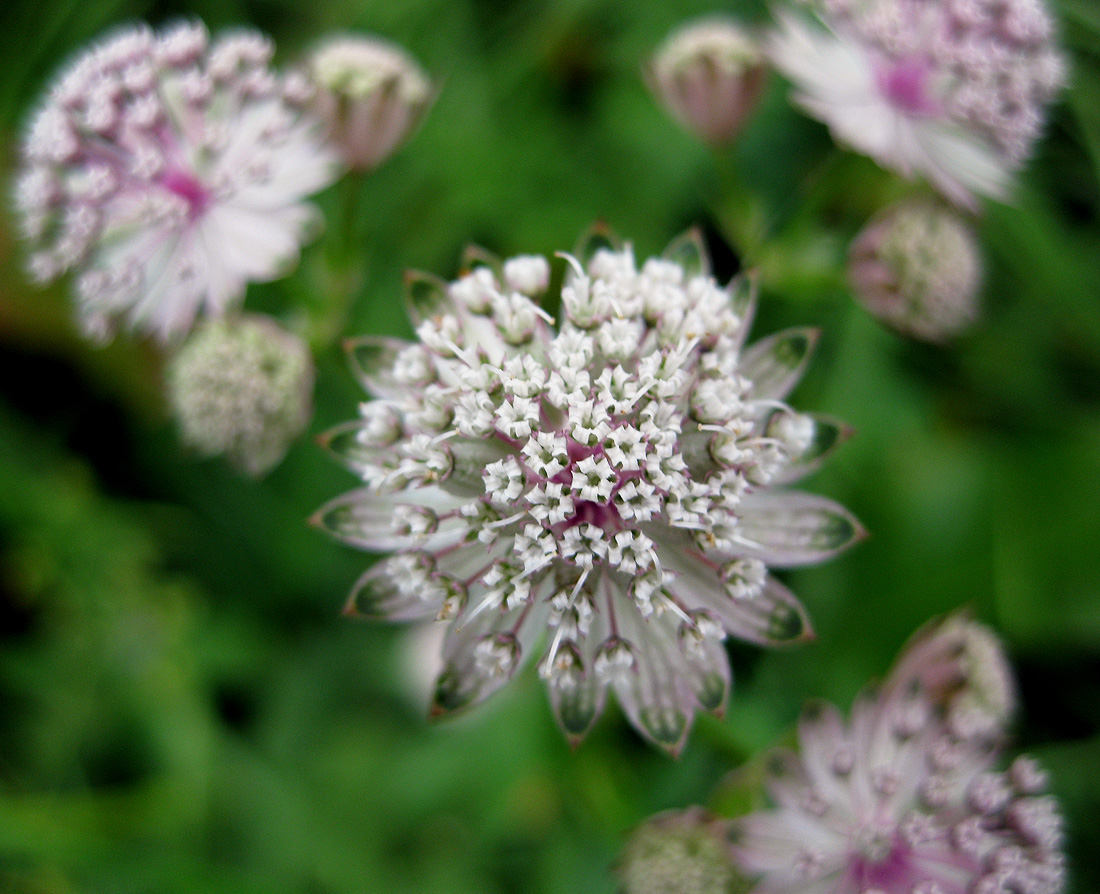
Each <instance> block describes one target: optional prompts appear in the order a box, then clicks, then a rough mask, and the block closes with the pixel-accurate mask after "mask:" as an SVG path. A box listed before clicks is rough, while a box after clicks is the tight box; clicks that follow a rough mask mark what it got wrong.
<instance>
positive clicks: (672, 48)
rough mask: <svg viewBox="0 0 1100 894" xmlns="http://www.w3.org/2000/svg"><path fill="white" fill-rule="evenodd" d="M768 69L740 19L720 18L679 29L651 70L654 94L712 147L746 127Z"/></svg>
mask: <svg viewBox="0 0 1100 894" xmlns="http://www.w3.org/2000/svg"><path fill="white" fill-rule="evenodd" d="M766 73H767V68H766V60H765V58H764V53H763V51H762V50H761V48H760V47H759V46H758V45H757V43H756V40H755V39H754V38H753V37H752V36H751V35H750V34H749V33H748V32H747V31H746V30H745V29H744V28H742V27H741V26H740V25H738V24H737V23H736V22H734V21H732V20H729V19H725V18H717V17H716V18H705V19H700V20H698V21H694V22H690V23H688V24H687V25H684V26H681V27H680V28H677V29H676V30H675V31H674V32H673V33H672V34H671V35H669V37H668V38H667V39H666V40H665V42H664V43H663V44H662V45H661V47H660V49H658V50H657V52H656V54H654V57H653V59H652V61H651V62H650V64H649V66H648V68H647V70H646V75H647V81H648V83H649V87H650V90H651V91H652V92H653V94H654V96H656V97H657V99H658V100H660V102H661V103H662V104H663V105H664V106H665V108H667V109H668V111H669V113H670V114H671V115H672V116H673V117H674V118H675V119H676V120H677V121H679V122H680V124H681V125H683V127H684V128H685V129H687V130H688V131H690V132H691V133H694V134H695V135H696V136H698V137H699V138H700V139H702V140H704V141H705V142H707V143H710V144H712V145H720V144H722V143H726V142H728V141H729V140H731V139H732V138H733V137H734V136H735V135H736V134H737V132H738V131H739V130H740V129H741V126H742V124H744V122H745V119H746V118H747V117H748V116H749V114H750V113H751V112H752V110H753V109H754V108H755V107H756V103H757V100H759V98H760V93H761V91H762V90H763V88H764V79H765V75H766Z"/></svg>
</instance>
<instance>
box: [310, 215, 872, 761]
mask: <svg viewBox="0 0 1100 894" xmlns="http://www.w3.org/2000/svg"><path fill="white" fill-rule="evenodd" d="M579 254H580V258H581V259H586V260H584V262H582V260H581V259H578V258H576V257H573V256H570V255H562V256H560V257H562V258H564V261H565V264H564V266H565V267H566V273H565V277H564V285H562V286H561V287H560V305H561V314H560V317H561V323H560V326H558V327H557V328H556V329H555V328H554V321H553V319H552V318H551V316H550V315H549V313H547V311H546V310H545V309H544V308H543V307H542V306H540V304H539V302H538V301H537V300H535V299H536V298H538V299H542V301H544V302H546V303H550V302H551V301H554V300H555V299H556V298H557V297H558V296H557V295H550V294H549V293H548V292H547V291H546V290H547V284H548V283H549V282H551V281H552V279H553V278H552V277H551V275H550V273H551V268H550V264H549V263H548V262H547V260H546V259H545V258H542V257H536V256H523V257H522V258H518V259H515V258H514V259H512V260H511V261H509V262H507V263H505V264H504V265H503V266H499V265H495V266H494V265H482V266H477V267H475V268H474V269H472V270H471V271H469V272H468V273H466V274H465V275H464V276H462V277H461V278H460V279H458V280H457V281H456V282H453V283H450V284H449V285H448V284H446V283H443V282H442V281H439V280H436V279H434V278H432V277H428V276H425V275H423V274H410V276H409V278H408V288H409V307H410V312H411V315H412V318H413V320H414V323H415V325H416V332H417V335H418V336H419V341H417V342H404V341H400V340H397V339H390V338H364V339H361V340H359V341H356V342H354V343H352V344H351V350H352V356H353V362H354V364H355V366H356V368H357V371H358V375H359V378H360V380H361V381H362V383H363V384H364V386H365V387H366V389H367V390H368V391H369V392H370V393H371V394H372V395H373V397H374V398H375V399H374V400H370V401H367V402H366V403H364V404H362V405H361V407H360V418H359V419H358V420H356V421H353V422H351V423H348V424H347V425H344V426H342V427H340V428H338V429H336V430H334V431H333V432H331V433H330V434H329V435H328V437H327V439H326V443H327V444H328V446H329V448H330V449H331V450H332V451H333V452H334V453H335V454H336V455H337V456H339V457H340V458H342V459H343V461H344V462H346V463H347V465H348V466H349V467H350V468H351V469H352V470H353V471H355V472H356V473H357V474H358V475H359V476H360V478H361V479H362V480H363V483H364V486H363V487H362V488H360V489H358V490H355V491H352V492H351V493H348V494H346V495H344V496H342V497H339V498H338V499H336V500H334V501H333V502H331V503H329V504H328V505H327V506H325V507H323V508H322V509H321V510H320V511H319V513H318V514H317V516H316V518H315V521H316V522H317V523H318V524H319V525H321V526H322V527H323V528H325V529H327V530H329V531H330V532H331V533H333V534H334V535H336V536H337V537H339V538H340V539H342V540H344V541H345V542H347V543H350V544H352V545H354V546H357V547H360V548H362V549H368V550H375V551H392V552H394V553H395V554H394V555H393V556H391V557H389V558H387V559H385V560H383V561H381V562H379V563H378V564H376V565H374V567H372V568H371V569H370V570H369V571H368V572H367V573H366V574H365V575H364V576H363V577H362V578H361V579H360V581H359V582H358V584H357V585H356V586H355V589H354V591H353V593H352V596H351V599H350V601H349V603H348V611H349V612H350V613H352V614H357V615H366V616H371V617H390V618H393V619H396V620H413V619H423V618H437V617H438V618H444V619H447V620H450V621H451V624H450V627H449V630H448V633H447V637H446V641H445V644H444V648H443V657H444V670H443V672H442V673H441V675H440V677H439V680H438V683H437V686H436V692H435V698H434V702H433V711H434V713H436V714H441V713H446V712H449V711H452V710H455V709H457V708H461V707H464V706H466V705H470V704H472V703H474V702H477V701H480V700H481V699H483V698H485V697H486V696H488V695H489V694H490V693H492V692H493V691H494V690H496V689H497V688H498V687H499V686H501V685H502V684H503V683H504V682H505V681H506V680H507V679H508V678H509V677H511V675H512V674H513V673H514V672H515V671H516V669H517V667H519V665H520V664H521V663H522V661H523V660H524V659H527V658H531V657H533V656H534V655H538V656H539V669H540V672H541V674H542V676H543V677H544V678H545V680H546V684H547V687H548V689H549V694H550V701H551V704H552V707H553V710H554V712H555V714H556V716H557V718H558V721H559V723H560V724H561V726H562V727H563V729H564V730H565V732H566V733H567V734H568V735H569V736H570V737H571V738H572V739H573V740H574V741H576V740H579V739H580V737H582V736H583V735H584V734H585V732H586V731H587V730H588V729H589V727H590V726H591V724H592V723H593V721H594V720H595V718H596V717H597V716H598V715H599V714H600V712H601V710H602V708H603V705H604V702H605V696H606V692H607V690H608V689H609V688H611V689H614V690H615V692H616V694H617V695H618V698H619V702H620V704H621V705H622V707H623V708H624V709H625V711H626V714H627V716H628V717H629V719H630V721H631V722H632V723H633V724H634V726H635V727H636V728H638V729H639V730H640V731H641V732H642V733H643V734H644V735H646V736H647V737H649V738H650V739H652V740H653V741H655V742H657V743H659V744H661V745H663V746H666V747H667V748H669V749H670V750H673V751H675V750H677V749H678V748H680V747H681V745H682V743H683V741H684V739H685V737H686V735H687V732H688V729H689V726H690V723H691V719H692V717H693V715H694V711H695V710H696V709H697V708H704V709H707V710H714V711H720V710H722V708H723V706H724V703H725V700H726V696H727V692H728V689H729V679H730V672H729V665H728V662H727V659H726V654H725V650H724V649H723V647H722V640H723V639H724V638H725V636H726V635H727V634H732V635H734V636H737V637H740V638H742V639H747V640H751V641H753V642H757V643H761V644H765V645H774V644H780V643H787V642H791V641H795V640H799V639H803V638H805V637H807V636H808V635H809V623H808V621H807V619H806V616H805V612H804V610H803V608H802V606H801V605H800V604H799V603H798V601H797V600H796V599H795V598H794V597H793V596H792V595H791V593H790V592H789V591H788V590H787V589H786V588H785V587H784V586H783V585H782V584H780V583H779V581H777V580H776V579H775V578H773V577H772V576H771V575H769V574H768V573H767V571H768V566H778V567H791V566H796V565H804V564H810V563H815V562H819V561H821V560H823V559H825V558H827V557H829V556H832V555H833V554H835V553H836V552H837V551H839V550H841V549H843V548H844V547H846V546H848V545H849V544H851V543H852V542H853V541H855V540H856V539H858V538H859V537H860V536H861V534H862V529H861V528H860V526H859V524H858V522H856V520H855V519H854V518H853V517H852V516H851V515H850V514H849V513H848V512H847V511H846V510H844V509H843V508H842V507H840V506H838V505H837V504H836V503H834V502H832V501H830V500H826V499H824V498H821V497H817V496H813V495H811V494H806V493H801V492H798V491H787V490H784V489H781V488H778V487H776V486H777V485H782V484H785V483H788V482H790V481H793V480H795V479H797V478H799V477H801V476H802V475H804V474H806V473H808V472H809V471H811V470H812V469H813V468H815V467H816V466H817V465H818V464H819V463H820V462H821V461H822V459H823V458H824V457H825V455H826V454H827V453H828V452H829V450H830V448H831V447H832V446H834V445H835V444H836V443H837V442H838V441H840V440H842V438H843V437H844V435H845V431H844V430H843V429H842V427H841V426H839V425H838V424H837V423H836V422H833V421H831V420H829V419H826V418H823V417H819V416H814V415H810V414H803V413H798V412H796V411H794V410H792V409H791V408H790V407H789V406H788V405H787V404H786V403H784V402H783V399H784V398H785V397H786V395H787V394H788V393H789V392H790V390H791V389H792V388H793V387H794V385H795V383H796V382H797V380H798V379H799V377H800V376H801V374H802V371H803V369H804V367H805V365H806V361H807V359H808V355H809V352H810V349H811V347H812V345H813V342H814V335H815V333H813V332H811V331H808V330H804V329H797V330H791V331H787V332H781V333H779V334H777V335H773V336H772V337H770V338H768V339H765V340H763V341H761V342H757V343H756V344H754V345H752V346H750V347H747V348H746V347H744V340H745V336H746V333H747V330H748V325H749V319H750V317H751V315H752V307H753V299H752V296H751V292H752V288H751V286H750V284H749V283H748V282H747V281H746V280H738V281H735V282H734V283H731V284H730V286H729V287H728V288H726V289H723V288H720V287H719V286H718V285H717V284H716V283H715V282H714V280H713V279H712V278H711V277H710V276H709V275H707V273H706V262H705V260H704V257H703V251H702V247H701V244H699V242H698V240H697V239H696V238H688V237H685V238H682V239H681V240H679V241H677V242H676V243H674V245H673V246H672V247H671V248H670V252H669V253H668V254H666V257H664V258H654V259H650V260H648V261H646V262H645V264H643V265H642V267H641V269H640V270H639V269H637V267H636V264H635V261H634V257H633V254H632V251H631V250H630V248H629V247H625V248H616V247H614V246H611V247H604V248H602V249H599V250H586V251H581V252H580V253H579ZM559 281H560V280H559ZM521 288H522V289H527V290H529V291H530V292H532V293H533V294H526V293H525V292H523V291H520V289H521Z"/></svg>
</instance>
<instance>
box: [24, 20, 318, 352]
mask: <svg viewBox="0 0 1100 894" xmlns="http://www.w3.org/2000/svg"><path fill="white" fill-rule="evenodd" d="M271 56H272V46H271V43H270V41H268V40H267V38H265V37H263V36H262V35H260V34H257V33H254V32H250V31H240V32H236V33H233V34H229V35H225V36H222V37H220V38H218V39H217V40H214V41H211V40H210V39H209V38H208V35H207V33H206V30H205V28H203V26H202V25H201V24H197V23H195V24H192V23H181V24H178V25H174V26H172V27H169V28H166V29H164V30H162V31H160V32H154V31H152V30H151V29H150V28H148V27H146V26H138V27H135V28H131V29H129V30H125V31H121V32H119V33H117V34H116V35H114V36H113V37H111V38H108V39H106V40H105V41H103V42H102V43H100V44H98V45H97V46H95V47H93V48H91V49H89V50H87V51H85V52H84V53H83V54H82V55H80V56H79V57H78V58H77V59H76V60H75V62H74V63H73V64H71V65H70V66H69V68H68V70H67V71H66V72H64V74H63V75H62V76H61V77H60V78H59V79H58V80H57V81H56V82H55V84H54V86H53V87H52V89H51V90H50V92H49V94H48V96H47V98H46V100H45V102H44V104H43V105H42V107H41V109H40V110H39V111H38V112H37V114H36V115H35V116H34V117H33V119H32V121H31V122H30V126H29V128H28V131H27V134H26V137H25V139H24V141H23V145H22V160H23V170H22V173H21V175H20V177H19V179H18V182H17V184H16V187H15V206H16V209H17V211H18V213H19V216H20V220H21V226H22V230H23V234H24V236H25V237H26V239H27V240H28V241H29V243H30V245H31V248H32V253H31V255H30V259H29V270H30V274H31V276H32V278H33V279H35V280H36V281H38V282H40V283H47V282H50V281H52V280H54V279H57V278H58V277H60V276H62V275H63V274H65V273H67V272H69V271H74V272H75V273H76V274H77V279H76V283H75V291H76V296H77V302H78V312H79V317H80V321H81V323H82V325H83V327H84V329H85V330H86V331H87V332H88V333H89V334H90V335H93V336H96V337H106V336H108V335H110V334H111V333H112V332H113V330H114V328H115V326H116V325H117V323H118V322H119V320H120V319H121V320H123V321H124V322H125V323H126V324H128V325H129V326H130V327H132V328H134V329H138V330H144V331H149V332H153V333H155V334H157V335H158V336H159V337H161V338H162V339H167V338H169V337H171V336H172V335H174V334H177V333H180V332H185V331H187V330H188V329H190V327H191V325H192V323H193V321H194V319H195V317H196V315H197V314H198V313H199V312H200V310H201V311H205V312H207V313H211V314H215V315H216V314H219V313H221V312H222V311H224V310H225V309H226V308H227V307H228V306H230V305H232V304H234V303H235V302H237V301H238V300H239V299H240V298H241V297H242V295H243V292H244V287H245V284H246V283H247V282H249V281H254V280H268V279H272V278H275V277H277V276H280V275H282V274H283V273H285V271H286V267H287V266H288V264H290V263H292V262H293V261H294V260H295V258H296V257H297V252H298V247H299V245H300V243H301V241H302V239H303V237H304V235H305V234H306V231H307V229H308V225H309V224H311V223H312V222H313V220H314V214H313V211H312V209H311V208H310V207H309V206H308V205H305V204H303V202H302V199H303V198H305V197H306V196H308V195H309V194H311V193H313V192H316V191H317V190H319V189H321V188H322V187H324V186H326V185H328V183H330V182H331V181H332V180H333V179H334V177H335V176H336V174H337V172H338V171H337V165H336V164H335V159H334V157H333V156H332V155H330V154H329V152H328V151H327V150H325V149H324V148H323V146H322V145H321V142H320V134H319V133H318V131H319V129H320V125H319V124H318V122H316V121H315V120H314V119H313V118H312V117H311V116H308V115H303V114H302V112H301V110H300V108H299V106H298V105H297V104H296V103H297V101H299V100H304V99H305V98H306V97H305V95H304V92H308V91H303V85H302V84H300V83H299V84H296V83H294V82H292V81H291V80H287V79H283V78H281V77H279V76H278V75H277V74H276V73H275V72H273V71H272V69H271V68H270V61H271Z"/></svg>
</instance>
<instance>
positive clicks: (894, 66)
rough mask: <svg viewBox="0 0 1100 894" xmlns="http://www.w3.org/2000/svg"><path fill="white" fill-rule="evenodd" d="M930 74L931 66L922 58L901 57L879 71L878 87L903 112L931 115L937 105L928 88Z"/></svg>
mask: <svg viewBox="0 0 1100 894" xmlns="http://www.w3.org/2000/svg"><path fill="white" fill-rule="evenodd" d="M930 74H931V68H930V67H929V65H928V63H927V62H925V61H924V60H923V59H919V58H914V59H901V60H899V61H897V62H894V63H891V64H890V65H888V66H887V67H885V68H883V69H881V70H880V71H879V75H878V81H879V89H881V90H882V94H883V96H885V97H886V99H887V100H889V102H890V103H891V104H892V105H894V106H896V107H897V108H898V109H900V110H901V111H903V112H908V113H909V114H912V115H932V114H935V112H936V110H937V107H936V102H935V99H934V97H933V96H932V95H931V93H930V91H929V89H928V80H929V75H930Z"/></svg>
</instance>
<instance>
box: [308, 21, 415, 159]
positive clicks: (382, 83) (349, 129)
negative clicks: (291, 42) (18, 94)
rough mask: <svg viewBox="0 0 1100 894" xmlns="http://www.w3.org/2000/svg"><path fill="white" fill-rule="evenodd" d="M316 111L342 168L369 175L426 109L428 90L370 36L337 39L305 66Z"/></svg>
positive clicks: (399, 53) (404, 57)
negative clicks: (324, 124) (337, 153)
mask: <svg viewBox="0 0 1100 894" xmlns="http://www.w3.org/2000/svg"><path fill="white" fill-rule="evenodd" d="M308 67H309V76H310V79H311V80H312V82H313V84H314V86H315V87H316V91H317V92H316V98H315V102H316V110H317V112H318V113H319V114H320V116H321V117H322V118H323V119H324V120H325V121H326V122H327V123H328V126H329V137H330V139H331V141H332V143H333V144H334V145H335V146H336V148H337V149H338V150H339V152H340V153H341V155H342V156H343V158H344V161H345V162H346V163H347V165H348V166H349V167H350V168H351V169H352V170H356V171H369V170H372V169H373V168H376V167H377V166H378V165H379V164H381V163H382V162H383V161H385V160H386V158H388V157H389V156H390V155H391V154H392V153H393V151H394V150H395V149H396V148H397V147H398V145H399V144H400V143H401V142H402V141H403V140H404V139H405V138H406V137H407V136H408V135H409V133H410V132H411V131H412V129H413V128H414V127H415V126H416V125H417V124H418V123H419V121H420V118H421V117H422V116H423V114H424V112H425V111H427V108H428V106H429V105H431V102H432V99H433V97H434V93H433V90H432V85H431V83H430V82H429V80H428V78H427V76H426V75H425V74H424V72H423V71H422V70H421V68H420V66H418V65H417V64H416V62H415V61H414V60H413V59H412V58H411V57H410V56H409V55H408V54H407V53H405V52H404V51H403V50H402V49H400V48H399V47H397V46H395V45H393V44H391V43H388V42H386V41H384V40H380V39H378V38H375V37H360V36H358V35H351V34H346V35H338V36H335V37H330V38H329V39H327V40H326V41H324V42H322V43H321V44H320V45H319V46H318V47H317V49H315V50H314V51H313V53H312V55H311V56H310V58H309V61H308Z"/></svg>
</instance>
